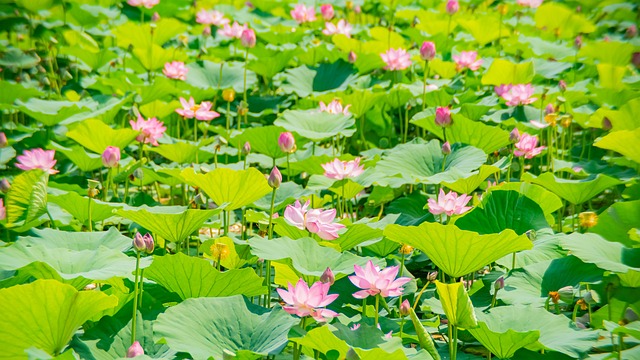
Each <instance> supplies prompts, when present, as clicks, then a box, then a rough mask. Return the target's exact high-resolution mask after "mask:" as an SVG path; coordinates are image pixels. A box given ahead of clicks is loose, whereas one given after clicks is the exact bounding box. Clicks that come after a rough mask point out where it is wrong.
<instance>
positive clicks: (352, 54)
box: [347, 51, 358, 64]
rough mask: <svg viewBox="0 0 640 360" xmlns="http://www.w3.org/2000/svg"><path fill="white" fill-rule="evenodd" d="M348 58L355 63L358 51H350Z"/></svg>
mask: <svg viewBox="0 0 640 360" xmlns="http://www.w3.org/2000/svg"><path fill="white" fill-rule="evenodd" d="M347 60H349V62H350V63H351V64H354V63H355V62H356V60H358V55H356V53H355V52H353V51H349V56H348V57H347Z"/></svg>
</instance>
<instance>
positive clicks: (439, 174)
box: [367, 139, 487, 186]
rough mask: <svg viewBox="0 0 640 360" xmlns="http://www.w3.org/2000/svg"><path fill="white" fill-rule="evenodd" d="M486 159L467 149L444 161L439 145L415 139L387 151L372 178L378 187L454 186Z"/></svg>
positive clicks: (482, 155)
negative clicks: (446, 184)
mask: <svg viewBox="0 0 640 360" xmlns="http://www.w3.org/2000/svg"><path fill="white" fill-rule="evenodd" d="M486 158H487V156H486V155H485V153H484V152H482V150H480V149H477V148H474V147H472V146H466V147H462V148H454V151H453V152H452V153H451V154H449V155H448V156H447V158H446V160H445V159H444V156H443V155H442V148H441V145H440V142H439V141H437V140H432V141H429V142H428V143H425V142H424V141H423V140H421V139H418V140H415V141H412V142H409V143H406V144H403V145H398V146H396V147H395V148H394V149H392V150H389V151H388V152H387V153H386V154H385V155H384V156H383V157H382V160H380V161H378V162H377V163H376V166H375V168H374V169H375V172H374V173H373V175H374V176H376V177H379V178H380V179H377V180H376V181H375V182H376V183H378V184H379V185H387V184H390V185H393V186H400V185H402V184H417V183H427V184H438V183H440V182H443V181H447V182H454V181H456V180H458V179H460V178H464V177H467V176H469V173H470V172H471V171H474V170H476V169H478V168H479V167H480V166H481V165H482V164H483V163H484V162H485V161H486ZM443 161H444V162H445V166H444V171H443V170H442V163H443ZM382 176H384V178H382ZM367 185H368V184H367Z"/></svg>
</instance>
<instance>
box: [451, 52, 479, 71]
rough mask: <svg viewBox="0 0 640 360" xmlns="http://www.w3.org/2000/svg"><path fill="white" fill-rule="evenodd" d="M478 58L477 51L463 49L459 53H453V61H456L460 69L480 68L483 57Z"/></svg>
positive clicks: (473, 69)
mask: <svg viewBox="0 0 640 360" xmlns="http://www.w3.org/2000/svg"><path fill="white" fill-rule="evenodd" d="M477 58H478V53H477V52H475V51H463V52H461V53H460V54H459V55H453V61H455V63H456V68H457V69H458V71H461V70H463V69H469V70H472V71H475V70H478V69H479V68H480V65H482V59H477Z"/></svg>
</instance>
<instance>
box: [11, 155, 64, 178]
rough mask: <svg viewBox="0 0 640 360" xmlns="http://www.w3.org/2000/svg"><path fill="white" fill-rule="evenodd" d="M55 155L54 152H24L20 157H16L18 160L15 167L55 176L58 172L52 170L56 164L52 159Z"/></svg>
mask: <svg viewBox="0 0 640 360" xmlns="http://www.w3.org/2000/svg"><path fill="white" fill-rule="evenodd" d="M55 154H56V151H55V150H42V149H33V150H25V151H24V152H23V153H22V155H19V156H18V157H16V159H17V160H18V163H17V164H16V167H17V168H18V169H22V170H33V169H41V170H43V171H46V172H48V173H49V174H57V173H58V170H54V169H53V167H54V166H55V164H56V162H57V160H55V159H54V158H53V157H54V156H55Z"/></svg>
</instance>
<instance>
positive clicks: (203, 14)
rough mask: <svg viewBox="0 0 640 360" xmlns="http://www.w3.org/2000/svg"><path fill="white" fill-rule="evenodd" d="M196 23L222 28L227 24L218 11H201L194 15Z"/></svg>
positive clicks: (226, 20)
mask: <svg viewBox="0 0 640 360" xmlns="http://www.w3.org/2000/svg"><path fill="white" fill-rule="evenodd" d="M196 22H197V23H199V24H204V25H215V26H223V25H226V24H228V23H229V19H225V17H224V14H223V13H221V12H220V11H215V10H214V11H207V10H205V9H202V10H200V11H198V13H197V14H196Z"/></svg>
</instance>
